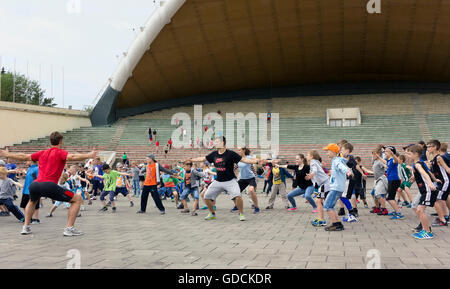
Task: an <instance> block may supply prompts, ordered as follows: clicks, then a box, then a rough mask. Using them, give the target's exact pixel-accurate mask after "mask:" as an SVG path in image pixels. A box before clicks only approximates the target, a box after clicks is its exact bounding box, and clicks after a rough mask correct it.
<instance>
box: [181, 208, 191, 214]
mask: <svg viewBox="0 0 450 289" xmlns="http://www.w3.org/2000/svg"><path fill="white" fill-rule="evenodd" d="M189 212H190V211H189V209H184V210H183V211H181V213H182V214H187V213H189Z"/></svg>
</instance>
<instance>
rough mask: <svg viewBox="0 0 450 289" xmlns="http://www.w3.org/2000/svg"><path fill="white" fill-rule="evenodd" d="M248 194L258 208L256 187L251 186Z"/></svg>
mask: <svg viewBox="0 0 450 289" xmlns="http://www.w3.org/2000/svg"><path fill="white" fill-rule="evenodd" d="M248 193H249V194H250V197H251V198H252V201H253V205H255V207H256V208H259V207H258V197H257V196H256V192H255V187H253V186H250V187H249V189H248Z"/></svg>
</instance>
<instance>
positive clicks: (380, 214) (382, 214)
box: [377, 208, 388, 216]
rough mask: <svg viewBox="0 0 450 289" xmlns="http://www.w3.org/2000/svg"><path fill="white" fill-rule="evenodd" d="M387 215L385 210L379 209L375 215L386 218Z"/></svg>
mask: <svg viewBox="0 0 450 289" xmlns="http://www.w3.org/2000/svg"><path fill="white" fill-rule="evenodd" d="M387 214H388V210H387V209H386V208H383V209H380V211H379V212H378V213H377V215H378V216H386V215H387Z"/></svg>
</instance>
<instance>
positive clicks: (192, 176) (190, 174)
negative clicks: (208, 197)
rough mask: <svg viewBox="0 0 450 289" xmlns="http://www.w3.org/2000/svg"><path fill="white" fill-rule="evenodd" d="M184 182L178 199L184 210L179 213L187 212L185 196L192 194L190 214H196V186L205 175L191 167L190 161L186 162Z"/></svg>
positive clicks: (197, 194)
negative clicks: (192, 202)
mask: <svg viewBox="0 0 450 289" xmlns="http://www.w3.org/2000/svg"><path fill="white" fill-rule="evenodd" d="M184 171H185V174H184V183H185V188H184V190H183V193H182V194H181V196H180V200H181V202H182V203H183V207H184V210H183V211H181V213H184V214H187V213H189V207H188V205H187V202H186V197H187V196H188V195H189V194H192V195H193V197H194V205H193V209H192V216H197V215H198V214H197V212H196V210H197V206H198V199H199V192H198V187H199V183H200V179H201V178H204V177H205V174H203V173H200V172H199V171H197V170H196V169H194V168H193V167H192V162H189V161H188V162H186V163H185V164H184Z"/></svg>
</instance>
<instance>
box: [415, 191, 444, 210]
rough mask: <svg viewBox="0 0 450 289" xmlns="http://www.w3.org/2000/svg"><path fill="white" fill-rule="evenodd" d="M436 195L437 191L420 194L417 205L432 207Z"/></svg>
mask: <svg viewBox="0 0 450 289" xmlns="http://www.w3.org/2000/svg"><path fill="white" fill-rule="evenodd" d="M438 194H439V191H431V192H429V193H426V192H425V193H422V192H420V201H419V205H422V206H427V207H434V203H436V200H437V196H438Z"/></svg>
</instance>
